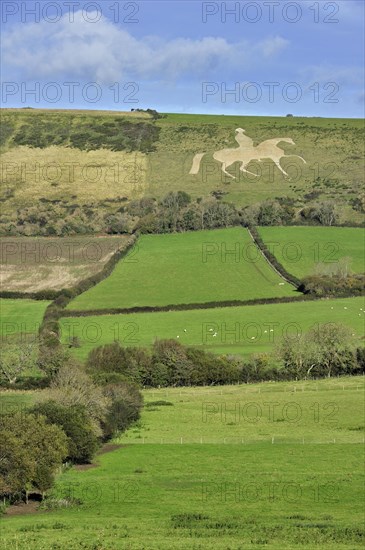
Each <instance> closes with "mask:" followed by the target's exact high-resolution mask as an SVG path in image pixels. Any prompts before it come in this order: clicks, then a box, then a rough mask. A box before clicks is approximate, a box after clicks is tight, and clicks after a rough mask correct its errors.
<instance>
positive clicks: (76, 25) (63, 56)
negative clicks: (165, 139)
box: [2, 12, 288, 83]
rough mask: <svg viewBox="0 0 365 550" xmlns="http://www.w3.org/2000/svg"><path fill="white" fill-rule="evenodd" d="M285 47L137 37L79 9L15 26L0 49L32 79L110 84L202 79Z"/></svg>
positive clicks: (274, 42) (274, 41)
mask: <svg viewBox="0 0 365 550" xmlns="http://www.w3.org/2000/svg"><path fill="white" fill-rule="evenodd" d="M90 18H91V14H90ZM287 45H288V41H287V40H285V39H283V38H281V37H280V36H275V37H273V38H268V39H267V40H264V41H262V42H257V43H249V42H248V41H241V42H239V43H230V42H228V41H227V40H226V39H225V38H220V37H204V38H202V39H201V40H192V39H190V38H176V39H173V40H170V41H164V40H161V39H159V38H157V37H145V38H142V39H136V38H134V37H133V36H132V35H131V34H129V33H128V32H126V31H125V30H123V29H121V28H119V27H117V26H116V25H113V23H111V22H110V21H109V20H108V19H106V18H102V19H100V21H98V22H97V23H94V24H90V23H88V22H87V21H85V20H84V19H83V17H82V13H81V12H78V13H75V20H74V22H70V21H69V19H68V17H67V18H66V16H65V17H64V18H63V19H61V20H60V21H59V22H57V23H49V22H46V21H43V22H41V23H37V24H35V23H29V24H19V25H17V26H15V27H13V28H12V29H11V30H9V31H6V32H5V33H4V34H3V45H2V49H3V60H4V62H5V63H6V64H7V65H8V66H9V67H12V68H19V69H21V70H22V71H24V72H25V73H26V76H27V77H28V78H32V80H37V79H40V78H44V77H47V78H52V77H54V78H60V76H61V75H67V76H68V77H77V78H80V79H86V78H87V79H91V80H93V81H97V82H99V83H111V82H115V81H118V80H120V79H121V78H125V77H129V78H140V79H153V80H160V79H177V78H179V77H181V76H183V75H186V74H188V75H190V76H198V77H206V76H207V75H208V74H209V73H213V74H214V73H215V74H219V70H224V69H227V68H228V69H230V68H231V69H242V68H244V67H247V66H249V65H252V64H257V63H258V62H259V61H260V60H263V59H265V58H268V57H271V56H273V55H275V54H277V53H279V52H280V51H282V49H283V48H285V47H286V46H287Z"/></svg>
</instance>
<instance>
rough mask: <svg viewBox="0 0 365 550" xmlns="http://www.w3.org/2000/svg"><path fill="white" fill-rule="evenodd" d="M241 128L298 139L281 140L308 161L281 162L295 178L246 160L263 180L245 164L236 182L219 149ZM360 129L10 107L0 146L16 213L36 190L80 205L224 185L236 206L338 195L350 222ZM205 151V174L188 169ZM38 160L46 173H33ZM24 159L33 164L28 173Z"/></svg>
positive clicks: (7, 205) (308, 122) (199, 193)
mask: <svg viewBox="0 0 365 550" xmlns="http://www.w3.org/2000/svg"><path fill="white" fill-rule="evenodd" d="M131 126H132V130H133V129H134V131H131ZM236 128H243V129H244V130H246V135H248V136H249V137H250V138H252V139H253V141H254V146H257V145H258V144H259V143H261V142H262V141H264V140H267V139H273V138H279V137H289V138H291V139H293V140H294V142H295V145H289V144H287V143H284V144H282V147H283V149H284V150H285V153H286V154H287V155H290V154H297V155H300V156H302V157H303V158H304V159H305V160H306V161H307V164H303V163H302V161H300V160H298V159H296V158H295V157H291V158H290V157H289V158H287V159H282V161H281V162H282V166H283V168H284V169H286V170H287V172H288V174H289V176H290V177H289V178H285V177H284V175H283V174H282V173H281V172H280V171H279V170H278V169H277V168H276V167H274V164H273V162H271V161H269V160H264V161H263V162H261V163H258V162H251V163H250V165H249V166H248V170H250V171H253V172H254V173H257V174H259V177H254V176H252V175H251V176H250V175H247V174H246V175H243V174H242V173H241V172H240V171H239V166H238V163H236V164H234V165H233V166H232V167H230V168H229V172H230V173H231V174H232V175H236V179H232V178H230V177H228V176H224V174H223V173H222V171H221V169H220V163H218V162H217V161H215V160H214V159H213V153H214V152H216V151H218V150H221V149H224V148H235V147H237V143H236V141H235V139H234V138H235V129H236ZM362 129H363V122H362V121H361V120H356V119H354V120H352V119H351V120H347V119H344V120H342V119H319V118H296V117H293V118H284V117H238V116H218V115H174V114H168V115H167V117H166V118H163V119H160V120H156V121H152V120H151V118H150V117H149V116H148V115H146V114H145V113H129V114H128V113H112V112H110V113H102V112H97V113H93V112H92V111H88V112H86V113H85V112H80V111H65V112H62V111H44V110H39V111H38V110H6V111H5V112H4V115H3V131H2V139H1V142H0V143H1V144H2V145H1V147H2V152H3V153H4V156H3V162H2V166H3V171H4V174H3V191H2V200H3V203H2V207H3V212H4V213H6V214H7V215H8V216H11V215H12V212H14V211H15V209H16V207H22V208H24V207H26V206H31V205H32V204H33V199H34V196H35V191H36V195H37V196H38V197H39V198H42V197H43V198H46V199H47V200H63V201H66V202H67V203H69V204H78V205H83V204H85V203H86V204H91V203H92V202H93V203H94V204H95V202H101V201H104V200H106V199H117V198H118V197H120V198H123V197H127V198H128V199H132V198H137V197H139V196H141V195H147V196H152V197H156V198H160V197H162V196H164V195H166V193H168V192H169V191H177V190H182V191H186V192H188V193H190V194H191V195H192V197H194V198H197V197H206V196H209V195H210V194H211V193H212V192H213V191H216V190H218V189H220V190H223V191H224V192H226V193H227V194H226V195H225V197H224V198H225V200H226V201H228V202H232V203H234V204H236V205H247V204H252V203H256V202H258V201H262V200H264V199H268V198H271V199H273V198H275V197H291V198H292V199H293V200H294V203H295V205H296V206H298V207H301V206H304V205H308V204H309V203H311V202H313V201H315V200H318V199H329V198H332V199H335V200H336V201H337V202H338V203H339V205H341V206H342V208H343V217H344V219H348V220H350V221H358V222H361V221H362V216H361V213H360V212H357V211H355V210H353V209H352V207H351V203H352V201H353V200H354V199H355V198H356V197H357V196H358V195H359V194H360V193H361V192H362V186H363V172H364V144H363V139H362ZM38 147H41V148H38ZM116 148H117V149H116ZM204 152H206V153H207V155H206V156H204V158H203V160H202V164H201V169H200V171H199V173H198V174H197V175H195V176H194V175H189V171H190V168H191V165H192V161H193V158H194V156H195V154H196V153H204ZM37 162H38V163H39V165H40V170H38V171H37V170H36V171H35V173H34V172H33V173H32V167H34V163H37ZM22 163H23V165H24V164H26V165H27V167H28V169H27V170H26V175H25V176H23V175H22V171H21V167H22V166H23V165H22ZM52 163H56V167H55V166H53V168H52ZM70 165H71V166H74V170H71V172H72V177H70V175H69V172H70ZM88 165H93V166H94V167H93V166H90V167H88ZM116 165H117V166H118V167H119V171H118V174H117V175H116V176H115V175H114V172H115V171H116ZM33 170H34V168H33ZM60 170H61V173H60ZM37 174H38V175H37ZM70 180H72V181H70ZM313 193H315V195H310V196H309V195H308V194H313ZM70 197H71V198H70ZM109 206H110V205H109Z"/></svg>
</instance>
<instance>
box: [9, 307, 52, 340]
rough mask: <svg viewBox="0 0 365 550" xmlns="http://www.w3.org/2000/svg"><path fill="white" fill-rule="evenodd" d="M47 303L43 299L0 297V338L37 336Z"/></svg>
mask: <svg viewBox="0 0 365 550" xmlns="http://www.w3.org/2000/svg"><path fill="white" fill-rule="evenodd" d="M49 303H50V302H46V301H45V300H28V299H16V300H10V299H6V298H0V317H1V320H0V328H1V338H4V339H5V340H6V339H7V338H9V339H11V338H12V337H18V336H25V335H32V336H37V335H38V329H39V327H40V325H41V323H42V319H43V315H44V312H45V310H46V308H47V306H48V305H49Z"/></svg>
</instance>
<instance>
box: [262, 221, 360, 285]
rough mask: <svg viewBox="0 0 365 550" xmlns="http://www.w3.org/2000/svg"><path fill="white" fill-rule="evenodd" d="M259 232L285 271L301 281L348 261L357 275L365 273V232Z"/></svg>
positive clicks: (265, 229)
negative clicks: (321, 268) (318, 269)
mask: <svg viewBox="0 0 365 550" xmlns="http://www.w3.org/2000/svg"><path fill="white" fill-rule="evenodd" d="M258 231H259V233H260V235H261V237H262V239H263V241H264V242H265V244H266V245H267V246H268V248H269V250H270V251H271V252H272V253H273V254H274V255H275V256H276V258H277V259H278V261H279V262H280V263H281V264H282V265H283V266H284V267H285V269H286V270H287V271H288V272H289V273H292V274H293V275H295V276H296V277H298V278H302V277H305V276H307V275H313V274H314V273H315V267H316V264H318V263H323V264H324V268H326V267H328V268H331V267H336V264H337V263H338V261H339V260H342V261H344V260H345V261H346V259H348V260H347V262H346V263H347V265H348V267H349V270H350V271H352V272H353V273H363V272H364V271H365V249H364V241H365V232H364V229H360V228H353V227H260V228H258Z"/></svg>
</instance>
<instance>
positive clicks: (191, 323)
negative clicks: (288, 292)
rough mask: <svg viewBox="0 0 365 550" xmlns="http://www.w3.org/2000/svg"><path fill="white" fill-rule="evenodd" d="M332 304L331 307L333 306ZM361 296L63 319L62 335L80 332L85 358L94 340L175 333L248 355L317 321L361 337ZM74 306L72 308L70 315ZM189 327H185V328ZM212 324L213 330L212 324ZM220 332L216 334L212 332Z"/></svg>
mask: <svg viewBox="0 0 365 550" xmlns="http://www.w3.org/2000/svg"><path fill="white" fill-rule="evenodd" d="M332 308H333V309H332ZM364 311H365V304H364V299H363V298H346V299H339V300H320V301H314V302H312V301H311V302H296V303H285V304H270V305H255V306H243V307H225V308H214V309H198V310H189V311H168V312H156V313H136V314H134V313H133V314H128V315H97V316H88V317H77V318H76V317H74V318H72V317H64V318H61V319H60V324H61V331H62V341H63V343H65V344H68V342H69V339H70V337H72V336H73V335H74V336H78V337H79V339H80V348H73V349H72V353H74V354H75V355H76V356H77V357H79V358H81V359H85V358H86V357H87V354H88V352H89V351H90V350H91V349H92V348H93V347H96V346H100V345H102V344H106V343H111V342H113V341H114V340H119V341H120V342H121V343H122V344H124V345H125V346H151V345H152V344H153V342H154V340H155V339H157V338H158V339H163V338H177V336H179V341H180V342H181V343H182V344H186V345H191V346H201V345H204V347H205V348H206V349H207V350H209V351H212V352H214V353H228V354H231V353H233V354H240V355H246V356H247V355H250V354H252V353H259V352H270V351H272V349H273V347H274V346H275V345H276V344H277V343H278V342H279V341H280V340H281V338H282V337H283V335H286V334H288V335H295V334H297V333H298V332H300V331H303V332H306V331H308V330H309V328H310V327H313V326H315V325H316V324H317V323H320V324H322V323H341V324H344V325H347V326H349V327H351V328H352V329H353V331H354V334H355V335H356V336H354V338H356V340H357V341H358V343H360V338H363V336H364ZM71 314H72V312H70V315H71ZM184 329H186V332H184ZM209 329H212V330H209ZM215 332H217V335H216V336H215V337H214V336H213V334H214V333H215Z"/></svg>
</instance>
